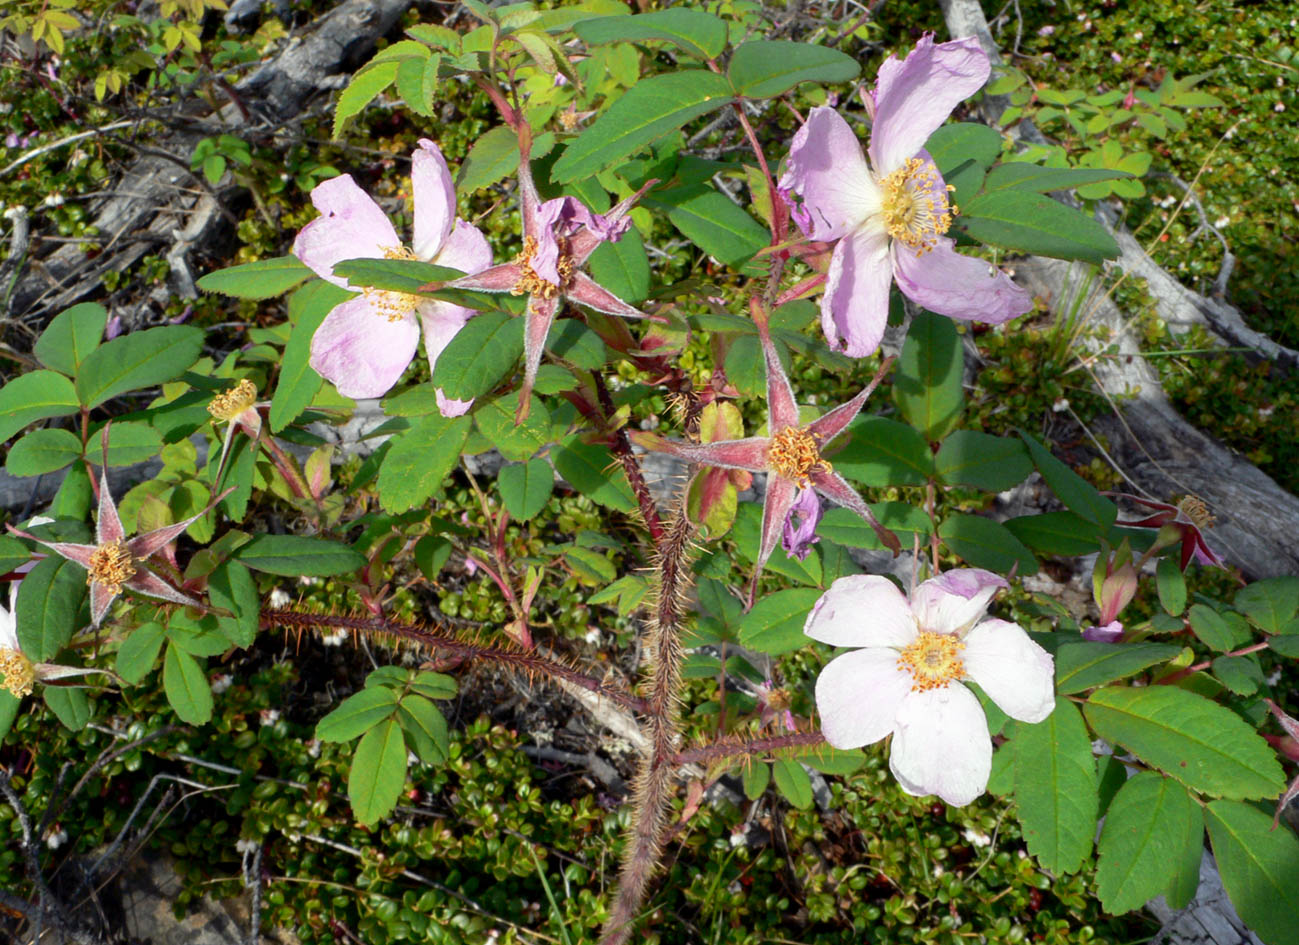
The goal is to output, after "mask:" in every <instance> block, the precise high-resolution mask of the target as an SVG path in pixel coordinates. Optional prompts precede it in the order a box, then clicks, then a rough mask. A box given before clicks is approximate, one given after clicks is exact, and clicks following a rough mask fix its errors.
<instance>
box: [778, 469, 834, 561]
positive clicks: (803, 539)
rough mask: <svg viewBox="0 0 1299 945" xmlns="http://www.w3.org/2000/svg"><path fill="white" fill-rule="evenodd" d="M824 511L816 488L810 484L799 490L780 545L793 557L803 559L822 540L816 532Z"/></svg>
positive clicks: (787, 517)
mask: <svg viewBox="0 0 1299 945" xmlns="http://www.w3.org/2000/svg"><path fill="white" fill-rule="evenodd" d="M823 514H824V513H823V512H822V510H821V500H820V499H818V498H817V497H816V490H815V489H813V488H812V487H810V486H808V487H806V488H803V489H799V490H798V497H797V498H796V499H794V504H793V505H791V506H790V507H789V515H788V516H786V517H785V530H784V532H783V533H782V534H781V536H780V546H781V547H782V548H784V549H785V553H786V554H788V555H789V556H790V557H791V558H797V559H798V560H799V561H802V560H803V559H804V558H806V557H807V556H808V555H809V554H811V553H812V546H813V545H815V544H816V543H817V542H818V541H820V540H821V536H820V535H818V534H817V533H816V526H817V525H818V524H820V522H821V517H822V515H823Z"/></svg>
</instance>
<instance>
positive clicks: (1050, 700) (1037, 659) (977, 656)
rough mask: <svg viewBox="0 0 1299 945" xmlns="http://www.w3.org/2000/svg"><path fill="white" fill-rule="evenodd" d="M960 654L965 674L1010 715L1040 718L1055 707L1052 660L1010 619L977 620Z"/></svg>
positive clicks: (1023, 720)
mask: <svg viewBox="0 0 1299 945" xmlns="http://www.w3.org/2000/svg"><path fill="white" fill-rule="evenodd" d="M961 656H962V658H963V659H964V661H965V673H966V675H967V676H969V677H970V678H971V679H973V680H974V681H975V682H977V683H978V684H979V687H980V688H981V689H983V691H984V692H986V693H987V694H988V698H990V699H991V700H992V701H993V702H995V703H997V705H998V706H1000V707H1001V710H1002V711H1003V712H1005V713H1006V714H1007V715H1009V716H1010V717H1011V718H1012V719H1019V720H1020V721H1021V722H1041V721H1042V720H1043V719H1044V718H1046V717H1047V716H1048V715H1050V714H1051V710H1052V709H1054V708H1055V661H1054V660H1052V659H1051V654H1050V653H1048V652H1047V651H1046V650H1044V649H1042V648H1041V647H1040V646H1038V645H1037V644H1036V643H1034V642H1033V641H1032V640H1031V639H1030V638H1029V636H1028V634H1027V633H1025V632H1024V631H1023V630H1022V629H1021V628H1020V627H1018V626H1016V625H1015V624H1013V623H1011V622H1010V621H1008V620H997V619H995V618H994V619H990V620H985V621H983V622H982V623H980V624H979V625H978V626H977V627H975V628H974V629H973V630H971V631H970V633H969V635H967V636H966V638H965V651H964V652H963V653H962V654H961Z"/></svg>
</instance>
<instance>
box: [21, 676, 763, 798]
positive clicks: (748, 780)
mask: <svg viewBox="0 0 1299 945" xmlns="http://www.w3.org/2000/svg"><path fill="white" fill-rule="evenodd" d="M5 695H7V693H5ZM741 780H742V782H743V786H744V796H745V797H747V798H748V799H749V800H751V801H756V800H757V799H758V798H760V797H762V795H763V794H764V793H765V792H766V790H767V785H768V784H770V783H771V765H769V764H767V763H766V762H765V761H752V760H749V761H748V762H747V763H746V764H745V766H744V772H743V774H742V775H741Z"/></svg>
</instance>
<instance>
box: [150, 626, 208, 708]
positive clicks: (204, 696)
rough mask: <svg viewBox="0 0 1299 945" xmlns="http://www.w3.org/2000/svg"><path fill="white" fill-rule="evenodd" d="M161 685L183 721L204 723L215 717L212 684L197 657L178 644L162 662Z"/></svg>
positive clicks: (169, 646)
mask: <svg viewBox="0 0 1299 945" xmlns="http://www.w3.org/2000/svg"><path fill="white" fill-rule="evenodd" d="M162 686H163V689H164V690H165V691H166V693H167V701H168V702H169V703H171V707H172V709H174V710H175V712H176V715H177V716H179V717H180V720H181V721H182V722H187V723H189V724H190V725H205V724H207V722H208V721H209V720H210V719H211V718H212V687H211V685H209V684H208V681H207V674H206V673H205V672H203V667H202V666H200V665H199V662H198V660H196V659H194V657H192V656H190V655H189V654H188V653H186V652H185V651H184V650H182V649H181V648H180V647H178V646H176V645H175V644H169V645H168V646H167V655H166V656H165V657H163V661H162Z"/></svg>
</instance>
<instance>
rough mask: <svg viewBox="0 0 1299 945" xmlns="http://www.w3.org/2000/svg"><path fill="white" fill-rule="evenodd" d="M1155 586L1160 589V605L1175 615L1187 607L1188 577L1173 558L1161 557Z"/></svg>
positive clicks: (1156, 572)
mask: <svg viewBox="0 0 1299 945" xmlns="http://www.w3.org/2000/svg"><path fill="white" fill-rule="evenodd" d="M1155 586H1156V587H1157V588H1158V590H1159V605H1160V606H1161V607H1163V608H1164V610H1165V611H1166V612H1168V613H1170V614H1172V615H1173V616H1174V617H1177V616H1179V615H1180V614H1181V613H1182V611H1183V610H1185V609H1186V578H1184V577H1183V576H1182V569H1181V568H1179V567H1178V566H1177V562H1176V561H1174V560H1173V559H1172V558H1160V559H1159V565H1158V567H1157V568H1156V569H1155Z"/></svg>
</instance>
